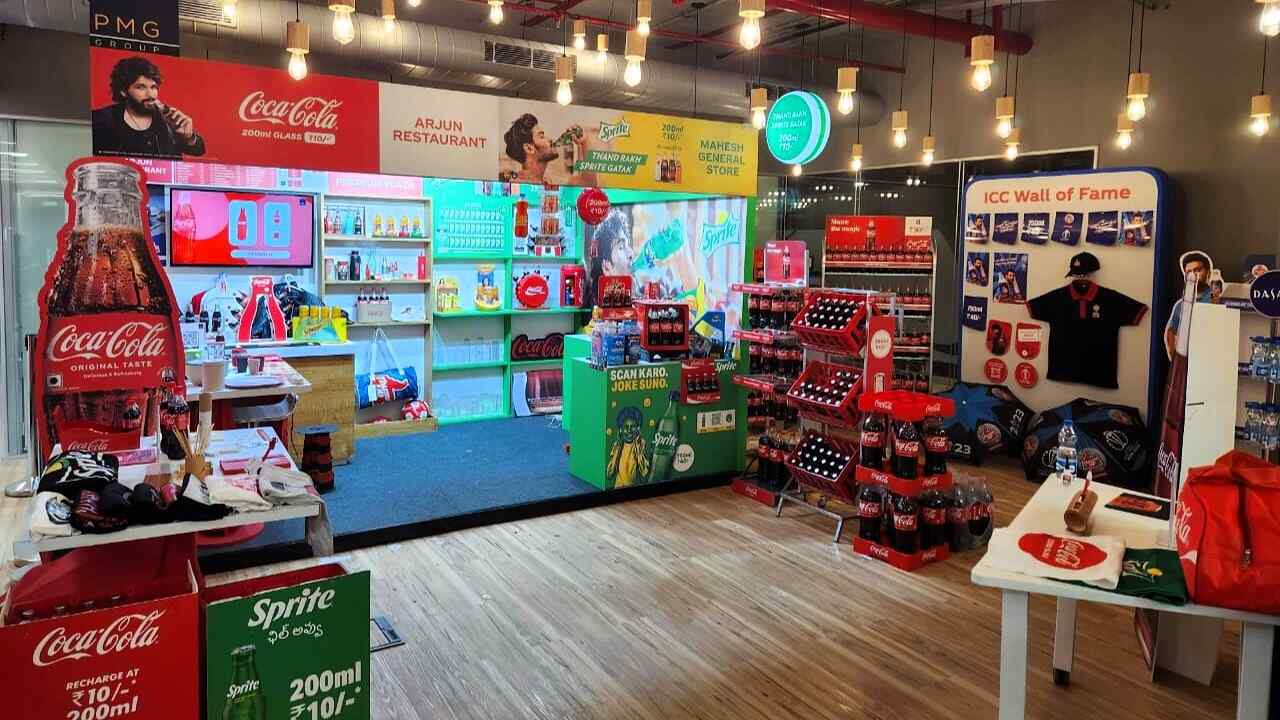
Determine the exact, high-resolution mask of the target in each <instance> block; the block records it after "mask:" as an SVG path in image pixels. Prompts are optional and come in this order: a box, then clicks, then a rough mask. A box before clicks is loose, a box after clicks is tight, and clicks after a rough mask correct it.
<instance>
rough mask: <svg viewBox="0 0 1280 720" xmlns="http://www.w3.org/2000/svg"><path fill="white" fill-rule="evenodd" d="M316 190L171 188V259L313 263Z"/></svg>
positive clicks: (214, 263) (211, 263) (219, 263)
mask: <svg viewBox="0 0 1280 720" xmlns="http://www.w3.org/2000/svg"><path fill="white" fill-rule="evenodd" d="M315 226H316V200H315V196H314V195H301V194H296V193H276V192H255V191H242V190H209V189H202V188H180V187H177V188H170V189H169V264H170V265H195V266H201V267H254V266H268V267H295V268H296V267H310V266H311V264H312V251H313V250H312V249H313V248H314V247H315Z"/></svg>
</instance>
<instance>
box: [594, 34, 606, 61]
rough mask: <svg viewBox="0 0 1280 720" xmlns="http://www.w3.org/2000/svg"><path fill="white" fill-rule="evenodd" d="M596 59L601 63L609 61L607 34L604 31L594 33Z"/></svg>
mask: <svg viewBox="0 0 1280 720" xmlns="http://www.w3.org/2000/svg"><path fill="white" fill-rule="evenodd" d="M596 61H597V62H599V63H600V64H601V65H604V64H605V63H606V62H609V36H608V35H607V34H605V33H600V34H599V35H596Z"/></svg>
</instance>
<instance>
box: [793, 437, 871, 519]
mask: <svg viewBox="0 0 1280 720" xmlns="http://www.w3.org/2000/svg"><path fill="white" fill-rule="evenodd" d="M825 450H831V451H833V452H835V453H838V454H839V456H840V457H838V458H833V456H831V455H827V454H826V453H825V452H823V453H822V454H821V455H819V451H825ZM817 457H824V458H833V459H834V460H835V461H836V462H837V463H838V464H839V469H838V470H837V472H836V473H835V474H834V475H832V476H827V475H823V474H819V473H817V472H815V471H813V470H811V469H809V466H808V463H807V462H805V461H806V460H808V459H813V458H817ZM857 461H858V448H857V446H856V445H854V444H853V443H852V442H849V441H848V440H843V439H841V438H837V437H831V436H829V435H822V434H820V433H816V432H812V431H810V432H807V433H805V436H804V438H803V439H802V440H801V441H800V444H799V445H797V446H796V449H795V450H793V451H792V452H791V454H790V455H788V456H787V462H786V464H787V468H788V469H789V470H791V476H792V477H794V478H795V479H796V482H798V483H800V484H801V485H802V486H804V487H807V488H809V489H811V490H815V491H817V492H820V493H822V494H824V495H829V496H831V497H834V498H837V499H839V500H843V501H844V502H847V503H849V504H850V505H852V504H854V485H853V483H852V482H850V479H851V478H852V476H853V471H854V468H855V467H856V464H857Z"/></svg>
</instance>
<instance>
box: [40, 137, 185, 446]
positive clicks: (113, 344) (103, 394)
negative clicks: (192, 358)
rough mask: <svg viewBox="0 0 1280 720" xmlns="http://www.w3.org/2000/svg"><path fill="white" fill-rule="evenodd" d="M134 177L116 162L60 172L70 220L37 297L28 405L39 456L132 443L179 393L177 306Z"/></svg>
mask: <svg viewBox="0 0 1280 720" xmlns="http://www.w3.org/2000/svg"><path fill="white" fill-rule="evenodd" d="M142 178H143V173H142V170H141V169H140V168H138V166H136V165H134V164H133V163H130V162H128V161H123V160H109V161H106V160H83V161H78V162H76V163H73V164H72V165H71V166H70V167H69V168H68V169H67V180H68V183H69V185H68V188H67V191H66V200H67V203H68V204H69V205H70V206H71V210H72V218H73V220H72V221H71V222H69V223H68V224H66V225H64V226H63V227H62V229H61V230H60V231H59V233H58V248H57V251H56V252H55V254H54V258H53V262H52V263H51V264H50V266H49V270H48V272H46V273H45V281H44V285H43V287H42V289H41V291H40V295H39V301H40V309H41V323H40V333H39V337H38V339H37V344H36V351H35V358H36V360H35V361H36V378H37V384H36V387H35V396H36V397H35V400H36V403H35V406H36V411H37V413H38V414H39V415H40V417H39V419H38V420H39V428H40V430H41V437H40V438H39V440H40V444H39V447H40V451H41V452H43V453H45V454H46V456H47V454H48V453H49V452H50V450H51V449H52V447H53V445H54V444H55V443H61V444H62V446H63V449H80V450H98V451H102V450H122V449H129V448H134V447H138V446H139V443H140V440H141V434H143V433H145V434H148V435H149V434H152V433H154V432H155V431H156V427H155V424H156V419H157V418H161V417H162V416H161V414H160V413H159V412H157V410H158V408H159V402H160V401H161V400H162V399H164V398H166V397H171V396H173V395H177V396H179V397H180V396H181V395H182V394H183V393H184V392H185V389H182V388H180V386H179V385H178V382H179V380H180V379H182V380H185V369H184V357H183V352H182V340H181V336H180V334H179V330H178V314H177V309H176V304H177V303H176V302H175V300H174V298H173V291H172V289H171V288H170V287H169V283H168V281H167V279H166V278H165V276H164V273H163V271H162V270H161V268H160V261H159V259H158V258H157V256H156V252H155V246H154V245H152V243H151V240H150V238H149V237H148V235H149V233H148V231H147V230H146V229H144V227H143V215H144V208H145V199H144V193H145V191H144V189H143V185H142ZM163 417H164V418H166V419H167V418H170V417H172V416H171V415H169V414H166V415H164V416H163Z"/></svg>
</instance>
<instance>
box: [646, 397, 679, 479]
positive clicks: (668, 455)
mask: <svg viewBox="0 0 1280 720" xmlns="http://www.w3.org/2000/svg"><path fill="white" fill-rule="evenodd" d="M679 442H680V394H679V393H676V392H673V393H671V394H670V396H669V401H668V403H667V411H666V412H664V413H663V414H662V418H661V419H660V420H658V429H657V431H655V432H654V434H653V458H652V460H650V462H649V482H664V481H666V480H670V479H671V470H672V467H671V466H672V464H673V463H674V461H675V457H676V445H677V444H679Z"/></svg>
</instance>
